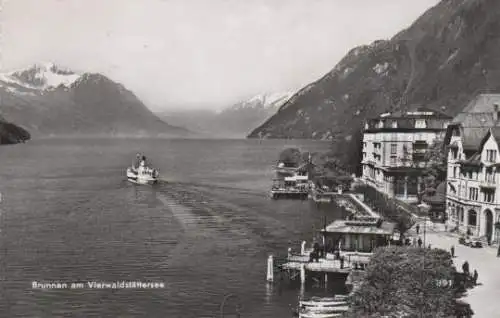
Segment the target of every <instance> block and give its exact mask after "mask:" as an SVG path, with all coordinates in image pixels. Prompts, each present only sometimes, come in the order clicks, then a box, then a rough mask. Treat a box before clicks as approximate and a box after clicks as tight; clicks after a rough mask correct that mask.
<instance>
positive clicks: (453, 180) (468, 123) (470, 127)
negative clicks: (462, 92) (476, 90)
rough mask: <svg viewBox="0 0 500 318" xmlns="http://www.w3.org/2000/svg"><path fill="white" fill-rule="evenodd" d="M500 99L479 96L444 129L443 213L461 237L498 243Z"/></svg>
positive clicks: (499, 227) (498, 95)
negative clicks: (461, 234)
mask: <svg viewBox="0 0 500 318" xmlns="http://www.w3.org/2000/svg"><path fill="white" fill-rule="evenodd" d="M499 105H500V94H481V95H478V96H477V97H476V98H475V99H474V100H472V101H471V102H470V103H469V104H468V105H467V107H466V108H464V110H463V111H462V112H461V113H460V114H458V115H457V116H456V117H455V119H454V120H453V122H452V123H450V125H449V126H448V129H447V132H446V136H445V144H446V145H447V150H448V166H447V191H446V212H447V216H448V220H447V222H448V224H449V225H450V226H453V227H455V226H456V227H457V228H458V230H459V231H460V232H462V233H469V234H471V235H473V236H478V237H483V238H484V239H485V240H486V241H487V242H488V243H498V241H499V239H500V234H499V230H500V152H499V142H500V122H499V118H500V106H499Z"/></svg>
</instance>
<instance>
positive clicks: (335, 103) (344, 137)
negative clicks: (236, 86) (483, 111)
mask: <svg viewBox="0 0 500 318" xmlns="http://www.w3.org/2000/svg"><path fill="white" fill-rule="evenodd" d="M499 51H500V1H498V0H443V1H441V2H440V3H438V4H437V5H436V6H434V7H432V8H431V9H429V10H428V11H427V12H425V13H424V14H423V15H422V16H420V17H419V18H418V19H417V20H416V21H415V22H414V23H413V24H412V25H411V26H410V27H408V28H407V29H405V30H403V31H401V32H400V33H398V34H396V35H395V36H394V37H393V38H392V39H390V40H380V41H375V42H374V43H372V44H370V45H365V46H360V47H357V48H354V49H352V50H351V51H349V52H348V53H347V55H346V56H345V57H344V58H343V59H342V60H341V61H340V62H339V63H338V64H337V65H336V66H335V67H334V68H333V69H332V70H331V71H330V72H328V73H327V74H326V75H324V76H323V77H322V78H320V79H318V80H317V81H316V82H314V83H311V84H310V85H308V86H307V87H304V88H303V89H302V90H300V91H299V92H297V94H295V95H294V96H292V97H291V98H290V99H289V100H288V101H287V102H286V103H285V104H284V105H283V106H282V107H281V108H280V110H279V111H278V112H277V113H276V114H275V115H274V116H272V117H271V118H269V119H268V120H267V121H266V122H265V123H263V124H262V125H261V126H259V127H258V128H256V129H254V130H253V131H252V132H251V133H250V134H249V136H248V137H249V138H258V137H264V138H314V139H327V140H333V146H334V149H340V148H339V147H342V153H343V154H344V155H345V156H344V161H345V162H359V160H358V159H359V153H358V152H359V149H358V147H359V145H358V144H359V143H360V140H359V138H360V136H361V133H360V129H361V125H362V122H363V121H364V120H365V119H367V118H369V117H372V116H376V115H377V114H380V113H382V112H385V111H394V110H400V109H406V108H407V107H410V106H412V105H425V106H426V107H430V108H433V109H445V111H446V112H447V113H449V114H450V115H455V114H457V113H458V112H459V111H460V109H462V108H463V107H464V106H465V104H466V103H467V102H468V101H469V100H470V99H471V98H473V96H475V94H476V93H477V92H478V90H487V91H496V90H498V89H499V88H500V72H499V68H500V55H499V54H498V52H499ZM344 146H347V147H346V148H344Z"/></svg>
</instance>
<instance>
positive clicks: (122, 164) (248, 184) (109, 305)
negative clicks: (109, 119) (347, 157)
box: [0, 139, 344, 318]
mask: <svg viewBox="0 0 500 318" xmlns="http://www.w3.org/2000/svg"><path fill="white" fill-rule="evenodd" d="M294 146H296V147H299V148H300V149H301V150H304V151H327V150H328V147H329V144H328V143H327V142H318V141H290V140H288V141H285V140H264V141H262V142H259V141H258V140H147V139H141V140H125V139H105V140H102V139H99V140H96V139H73V140H72V139H64V140H56V139H47V140H36V141H32V142H30V143H27V144H23V145H15V146H2V147H1V148H0V162H1V165H0V191H1V193H2V198H3V202H2V203H1V204H0V212H1V215H0V230H1V232H0V253H1V254H0V269H1V271H0V278H1V279H2V282H1V289H2V293H1V294H0V297H2V298H3V299H1V301H0V306H1V307H0V312H2V317H183V318H184V317H221V315H220V305H221V302H222V301H223V299H224V297H225V296H227V295H229V294H232V295H234V296H233V297H230V298H228V300H227V302H226V305H227V306H226V310H225V312H226V316H225V317H231V316H232V317H234V312H235V309H234V308H235V306H236V303H237V302H239V303H240V304H241V317H291V316H292V314H291V312H292V309H293V307H294V306H296V304H297V297H298V295H299V288H297V286H294V285H291V284H290V283H288V282H286V281H285V282H283V283H281V284H279V283H275V284H274V285H272V286H269V285H268V284H267V283H266V282H265V272H266V259H267V255H268V253H274V254H275V255H276V254H281V255H283V256H284V255H286V249H287V247H288V246H291V247H293V248H294V249H298V248H299V247H300V241H301V240H303V239H305V240H307V241H309V242H310V241H311V240H312V237H313V233H315V232H316V230H317V229H318V228H320V227H321V226H322V224H323V218H324V215H326V216H327V219H328V221H331V220H332V219H334V218H337V217H338V216H337V213H338V212H337V211H333V210H332V208H331V207H320V208H318V207H316V206H315V205H314V204H311V203H310V202H308V201H273V200H270V199H269V198H268V197H267V190H268V189H269V187H270V185H271V179H272V178H273V170H272V166H273V164H274V163H275V162H276V159H277V157H278V155H279V152H280V151H281V150H283V149H284V148H286V147H294ZM139 151H140V152H144V153H145V154H146V155H147V156H148V157H149V158H150V159H151V162H152V164H153V165H154V166H156V167H158V168H159V169H160V172H161V174H162V177H163V178H164V179H166V180H167V181H168V182H166V183H162V184H160V185H159V186H157V187H148V186H135V185H132V184H129V183H128V182H126V181H125V178H124V169H125V168H126V167H127V166H128V165H130V164H131V163H132V160H133V158H134V156H135V154H136V153H137V152H139ZM33 281H38V282H68V283H71V282H84V283H86V282H87V281H98V282H99V281H106V282H113V281H142V282H148V281H149V282H151V281H156V282H163V283H164V284H165V288H163V289H118V290H111V289H104V290H98V289H89V288H83V289H63V290H54V289H52V290H40V289H32V282H33ZM343 289H344V287H343V284H342V282H341V281H335V280H333V281H332V280H330V286H329V290H325V287H321V286H308V287H307V289H306V294H317V295H320V294H324V293H331V292H333V291H335V292H337V291H341V292H342V291H343ZM231 313H233V315H231Z"/></svg>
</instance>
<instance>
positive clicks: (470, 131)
mask: <svg viewBox="0 0 500 318" xmlns="http://www.w3.org/2000/svg"><path fill="white" fill-rule="evenodd" d="M490 127H491V126H490ZM490 127H488V126H486V127H462V129H461V136H462V145H463V147H464V148H465V149H474V150H477V149H479V147H480V145H481V141H482V140H483V138H484V136H485V135H486V134H487V133H488V131H489V129H490Z"/></svg>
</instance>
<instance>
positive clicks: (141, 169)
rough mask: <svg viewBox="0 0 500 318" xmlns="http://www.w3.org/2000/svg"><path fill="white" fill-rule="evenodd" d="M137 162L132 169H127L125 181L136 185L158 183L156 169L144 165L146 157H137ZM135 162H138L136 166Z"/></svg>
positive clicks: (158, 174) (158, 175)
mask: <svg viewBox="0 0 500 318" xmlns="http://www.w3.org/2000/svg"><path fill="white" fill-rule="evenodd" d="M137 159H138V160H137V161H136V163H135V164H133V165H132V167H129V168H127V179H128V181H130V182H132V183H137V184H155V183H157V182H158V179H159V177H160V173H159V172H158V170H157V169H154V168H152V167H149V166H148V165H147V164H146V157H144V156H140V155H139V154H138V155H137ZM137 162H139V163H138V164H137Z"/></svg>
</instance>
